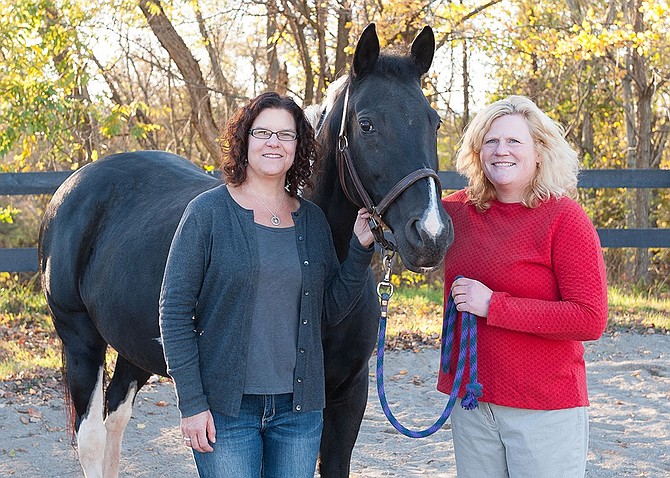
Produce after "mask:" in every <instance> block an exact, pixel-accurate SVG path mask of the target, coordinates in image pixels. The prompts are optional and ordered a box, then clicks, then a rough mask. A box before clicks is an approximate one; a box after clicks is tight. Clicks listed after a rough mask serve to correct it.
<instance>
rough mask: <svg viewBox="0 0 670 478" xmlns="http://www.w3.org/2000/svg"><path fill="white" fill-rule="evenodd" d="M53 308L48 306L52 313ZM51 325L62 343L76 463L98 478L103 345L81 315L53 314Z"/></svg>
mask: <svg viewBox="0 0 670 478" xmlns="http://www.w3.org/2000/svg"><path fill="white" fill-rule="evenodd" d="M54 309H55V307H53V306H52V311H53V310H54ZM54 325H55V327H56V330H57V331H58V335H59V337H60V338H61V340H62V341H63V352H64V360H65V362H64V370H65V375H66V379H67V387H68V391H69V399H70V400H71V402H70V403H68V404H66V406H68V408H69V407H70V406H72V407H74V414H75V417H74V419H75V420H74V430H75V432H76V434H77V449H78V452H79V463H80V464H81V467H82V469H83V470H84V475H85V476H86V477H87V478H102V476H103V474H102V458H103V457H102V453H100V450H102V449H103V448H104V446H105V435H106V433H105V426H104V423H103V416H104V391H103V381H104V365H105V351H106V350H107V344H106V343H105V341H104V340H103V339H102V337H101V336H100V334H99V333H98V331H97V330H96V329H95V327H94V326H93V323H92V322H91V319H90V317H89V316H88V314H86V313H85V312H79V313H71V314H62V313H58V312H55V313H54Z"/></svg>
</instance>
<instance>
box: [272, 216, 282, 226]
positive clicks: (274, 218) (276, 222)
mask: <svg viewBox="0 0 670 478" xmlns="http://www.w3.org/2000/svg"><path fill="white" fill-rule="evenodd" d="M270 222H271V223H272V225H273V226H278V225H280V224H281V219H279V216H277V215H276V214H273V215H272V217H271V218H270Z"/></svg>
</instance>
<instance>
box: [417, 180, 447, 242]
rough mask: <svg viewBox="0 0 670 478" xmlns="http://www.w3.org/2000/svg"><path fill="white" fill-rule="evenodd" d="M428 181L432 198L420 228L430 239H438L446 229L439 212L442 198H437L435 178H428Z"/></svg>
mask: <svg viewBox="0 0 670 478" xmlns="http://www.w3.org/2000/svg"><path fill="white" fill-rule="evenodd" d="M428 181H430V183H431V184H430V187H429V188H428V190H429V191H430V197H429V201H428V207H427V208H426V210H425V211H424V213H423V217H422V218H421V222H420V227H421V228H422V229H423V230H424V231H426V233H427V234H428V235H429V236H430V237H432V238H433V239H436V238H437V237H438V236H439V235H440V234H442V231H443V229H444V223H443V222H442V221H441V220H440V210H439V208H441V207H442V203H441V202H440V198H438V197H437V185H436V184H435V180H434V179H433V178H428Z"/></svg>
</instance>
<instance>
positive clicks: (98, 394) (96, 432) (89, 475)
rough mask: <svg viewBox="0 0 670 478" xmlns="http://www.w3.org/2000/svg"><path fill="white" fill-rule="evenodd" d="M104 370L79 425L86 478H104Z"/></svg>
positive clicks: (80, 450)
mask: <svg viewBox="0 0 670 478" xmlns="http://www.w3.org/2000/svg"><path fill="white" fill-rule="evenodd" d="M102 380H103V369H102V367H101V368H100V370H99V371H98V380H97V381H96V382H95V388H94V389H93V393H92V394H91V398H90V400H89V402H88V410H87V411H86V415H85V416H84V417H83V419H82V421H81V423H80V424H79V431H78V432H77V449H78V450H79V463H80V464H81V467H82V469H83V470H84V475H85V476H86V478H103V474H102V462H103V452H102V450H104V449H105V439H106V435H107V433H106V431H105V425H104V423H103V421H102V415H103V412H104V408H105V407H104V399H105V398H104V394H103V392H102Z"/></svg>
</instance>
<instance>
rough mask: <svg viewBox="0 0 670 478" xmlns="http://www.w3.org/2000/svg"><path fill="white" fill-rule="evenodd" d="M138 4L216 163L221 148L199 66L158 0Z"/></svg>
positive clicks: (192, 118)
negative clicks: (179, 77) (183, 89)
mask: <svg viewBox="0 0 670 478" xmlns="http://www.w3.org/2000/svg"><path fill="white" fill-rule="evenodd" d="M139 5H140V9H141V10H142V13H144V16H145V17H146V18H147V21H148V22H149V26H150V27H151V30H152V31H153V32H154V35H156V38H158V41H159V42H160V43H161V45H163V48H165V50H166V51H167V52H168V54H169V55H170V58H171V59H172V61H174V63H175V64H176V65H177V68H178V69H179V72H180V73H181V75H182V77H183V79H184V83H185V84H186V87H187V89H188V92H189V98H190V103H191V122H192V124H193V126H194V127H195V129H196V131H198V134H199V135H200V139H201V140H202V142H203V144H204V146H205V148H206V149H207V152H208V153H209V154H210V155H211V156H212V158H213V159H214V161H215V162H216V163H218V162H219V160H220V159H221V149H220V148H219V144H218V142H217V138H218V136H219V131H218V128H217V126H216V123H215V122H214V116H213V114H212V104H211V102H210V98H209V89H208V88H207V85H205V80H204V78H203V76H202V71H201V70H200V65H198V62H197V61H196V59H195V58H194V57H193V54H192V53H191V51H190V50H189V49H188V47H187V46H186V43H184V40H183V39H182V38H181V36H179V34H178V33H177V31H176V30H175V28H174V26H173V25H172V23H171V22H170V19H169V18H168V17H167V16H166V15H165V12H164V11H163V7H162V6H161V4H160V1H159V0H139ZM157 10H158V11H157Z"/></svg>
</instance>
